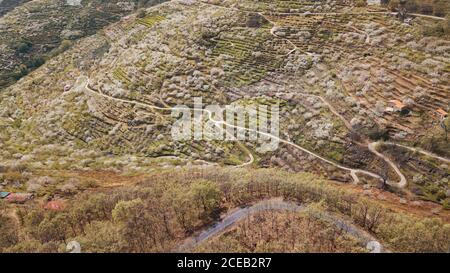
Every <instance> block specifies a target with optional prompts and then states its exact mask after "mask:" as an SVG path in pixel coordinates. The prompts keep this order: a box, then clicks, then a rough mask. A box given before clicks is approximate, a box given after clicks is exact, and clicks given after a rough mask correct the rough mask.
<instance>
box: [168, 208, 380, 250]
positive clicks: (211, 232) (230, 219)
mask: <svg viewBox="0 0 450 273" xmlns="http://www.w3.org/2000/svg"><path fill="white" fill-rule="evenodd" d="M305 209H306V207H304V206H302V205H297V204H295V203H292V202H286V201H282V200H279V199H272V200H265V201H261V202H258V203H256V204H255V205H253V206H251V207H245V208H239V209H237V210H235V211H234V212H232V213H230V214H228V215H227V216H226V217H225V218H223V219H222V220H221V221H220V222H218V223H216V224H214V225H213V226H211V227H210V228H207V229H206V230H204V231H203V232H201V233H200V234H199V235H198V236H196V237H193V238H189V239H187V240H186V241H185V242H184V243H183V244H182V245H181V246H179V247H178V248H177V250H175V251H174V252H186V251H190V250H192V249H193V248H195V247H197V246H198V245H200V244H201V243H203V242H205V241H207V240H208V239H210V238H212V237H214V236H217V235H219V234H220V233H222V232H223V231H225V230H227V229H228V228H230V227H231V226H233V225H235V224H237V223H238V222H239V221H241V220H243V219H245V218H247V217H248V216H250V215H252V214H255V213H258V212H264V211H288V212H302V211H304V210H305ZM313 216H314V217H317V218H319V219H321V220H324V221H326V222H328V223H331V224H333V225H335V226H336V227H338V228H339V229H341V230H343V231H344V232H345V233H348V234H350V235H352V236H354V237H355V238H357V239H358V240H360V241H361V244H362V245H363V246H364V247H366V246H367V245H368V244H369V243H372V244H375V245H379V246H381V244H380V243H378V242H377V241H376V239H375V238H374V237H372V236H371V235H370V234H368V233H367V232H365V231H363V230H362V229H360V228H358V227H356V226H355V225H353V224H351V223H349V222H347V221H345V220H342V219H339V218H337V217H335V216H332V215H331V214H328V213H313Z"/></svg>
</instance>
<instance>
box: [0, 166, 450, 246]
mask: <svg viewBox="0 0 450 273" xmlns="http://www.w3.org/2000/svg"><path fill="white" fill-rule="evenodd" d="M271 197H283V198H284V199H286V200H291V201H295V202H297V203H300V204H308V203H317V202H320V203H321V205H320V206H321V207H322V209H325V210H327V211H329V212H332V213H337V214H339V215H341V216H342V217H344V218H347V219H349V220H351V221H352V222H353V223H355V224H356V225H357V226H359V227H361V228H362V229H364V230H366V231H368V232H370V233H371V234H373V235H374V236H375V237H376V238H377V239H378V240H380V241H381V242H382V243H383V244H385V245H386V246H388V247H389V249H390V250H392V251H401V252H446V251H448V249H449V247H450V245H449V244H450V225H448V224H444V223H443V222H442V221H441V220H440V219H431V218H422V219H419V218H416V217H413V216H410V215H407V214H403V213H397V212H393V211H392V210H390V209H389V208H387V207H385V206H383V205H381V204H379V203H377V202H375V201H369V200H368V199H366V198H363V197H359V196H357V195H355V194H353V193H350V192H348V191H346V190H343V189H340V188H338V187H337V186H335V185H333V184H330V183H329V182H327V181H324V180H321V179H318V178H317V177H315V176H314V175H311V174H305V173H300V174H289V173H285V172H281V171H278V170H232V171H231V170H229V169H223V170H222V169H217V168H213V169H199V170H194V169H189V170H179V171H177V172H173V171H170V172H169V171H167V172H162V173H159V174H155V175H154V176H153V177H152V178H151V179H149V180H148V181H146V182H143V183H140V184H138V185H136V186H134V187H127V188H116V189H112V190H104V192H101V191H99V192H85V193H84V194H82V195H80V196H77V197H76V198H75V199H73V200H72V201H71V202H70V205H69V206H68V207H67V208H66V209H65V210H64V211H62V212H54V211H53V212H52V211H46V210H44V209H41V208H39V207H37V206H34V207H23V208H18V209H16V211H15V213H14V211H12V210H11V209H9V208H8V206H6V205H5V204H3V205H2V209H1V210H0V211H1V216H0V227H1V228H0V251H2V252H64V251H66V248H65V246H66V243H67V242H69V241H71V240H74V239H75V240H77V241H78V242H80V244H81V245H82V248H83V251H84V252H167V251H172V250H173V249H176V248H177V246H179V245H180V243H181V242H182V241H183V240H184V239H185V238H187V237H189V236H190V235H192V234H194V233H196V232H198V231H201V230H203V229H204V228H205V227H207V226H208V225H210V224H211V223H212V222H214V221H215V220H217V218H218V216H219V215H220V213H223V212H226V211H227V210H228V209H231V208H235V207H238V206H242V205H246V204H251V203H252V202H255V201H257V200H263V199H267V198H271ZM13 215H15V216H14V217H13ZM271 217H272V216H270V217H268V218H267V217H265V216H264V217H263V218H266V219H262V220H261V219H260V220H255V219H253V220H247V221H244V222H243V223H241V226H248V225H249V223H255V227H254V229H258V225H260V224H261V225H265V224H264V223H265V222H267V221H272V220H271ZM273 217H276V218H279V217H284V216H282V215H281V216H273ZM248 221H250V222H248ZM255 221H256V222H255ZM305 221H307V222H308V220H307V218H304V216H303V217H302V216H301V215H292V216H289V217H287V218H285V219H283V220H282V221H281V222H280V223H278V225H286V226H289V227H292V228H294V227H295V226H297V224H296V223H298V224H299V225H304V224H305ZM291 222H292V223H291ZM252 225H253V224H252ZM314 225H317V227H318V228H319V229H322V228H323V230H327V227H326V225H325V226H324V225H323V224H320V223H314ZM240 232H241V231H239V232H238V233H237V235H233V236H231V237H230V238H231V239H233V240H238V239H239V238H240V237H242V234H241V233H240ZM249 232H255V230H253V228H252V229H251V230H250V231H249ZM294 232H295V233H296V234H298V235H299V236H308V233H309V232H311V231H310V230H305V231H304V232H305V233H303V231H302V230H301V229H298V228H294ZM268 234H269V233H268ZM288 235H289V234H283V233H278V235H277V236H278V237H276V238H273V240H275V241H278V242H283V240H286V239H287V238H286V237H285V236H288ZM335 235H336V236H331V237H321V240H322V241H321V242H320V243H319V242H318V243H317V244H312V245H311V244H309V245H308V242H307V241H305V242H304V243H305V245H302V243H301V242H299V241H296V242H297V245H295V247H294V248H292V249H290V251H293V250H301V249H303V250H304V251H315V250H317V251H320V250H324V251H326V250H330V247H331V246H333V244H334V243H331V242H329V241H328V240H330V238H332V241H333V242H334V241H335V240H338V241H339V240H341V241H340V242H341V243H342V245H339V244H338V245H334V247H335V250H349V244H348V243H349V242H348V241H347V242H346V243H344V242H343V241H342V238H341V235H340V234H335ZM342 235H344V234H342ZM340 238H341V239H340ZM244 239H245V240H244ZM244 239H243V242H245V241H246V240H248V239H249V238H244ZM312 239H313V238H312ZM323 240H325V241H323ZM330 244H331V245H330ZM270 245H271V247H273V248H275V249H276V244H270V243H268V244H264V243H263V244H261V245H260V246H261V248H255V247H252V248H246V249H245V251H270V250H271V249H272V250H273V248H271V247H269V246H270ZM351 245H352V244H350V246H351ZM240 246H242V245H241V244H238V245H236V249H233V250H236V251H237V250H240V249H239V247H240ZM202 247H204V246H202ZM206 247H207V249H208V245H207V246H206ZM209 247H210V248H209V249H210V250H222V248H221V247H222V246H215V245H214V242H212V244H211V246H209ZM216 247H217V248H216ZM352 249H353V248H352ZM353 250H354V251H357V250H358V248H357V247H356V248H355V249H353Z"/></svg>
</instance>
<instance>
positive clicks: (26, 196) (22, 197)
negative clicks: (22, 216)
mask: <svg viewBox="0 0 450 273" xmlns="http://www.w3.org/2000/svg"><path fill="white" fill-rule="evenodd" d="M33 197H34V195H33V194H31V193H10V194H9V195H8V196H7V197H6V198H5V200H6V201H7V202H9V203H17V204H23V203H25V202H27V201H28V200H31V199H33Z"/></svg>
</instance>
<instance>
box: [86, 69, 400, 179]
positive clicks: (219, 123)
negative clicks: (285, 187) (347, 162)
mask: <svg viewBox="0 0 450 273" xmlns="http://www.w3.org/2000/svg"><path fill="white" fill-rule="evenodd" d="M82 77H84V82H85V84H84V89H85V90H87V91H88V92H90V93H92V94H95V95H97V96H101V97H104V98H106V99H110V100H115V101H118V102H123V103H128V104H134V105H139V106H142V107H144V108H149V109H156V110H161V111H171V110H173V109H174V108H165V107H158V106H154V105H150V104H146V103H143V102H138V101H131V100H126V99H120V98H115V97H112V96H109V95H107V94H104V93H100V92H97V91H95V90H93V89H91V88H90V87H89V79H88V78H87V77H86V76H81V77H80V78H81V81H82V82H83V78H82ZM79 80H80V79H79ZM201 111H202V112H204V113H206V114H207V115H208V120H210V121H211V122H213V123H214V124H215V125H216V126H217V127H219V128H223V126H224V125H225V126H226V127H227V128H234V129H239V130H243V131H247V132H252V133H258V134H259V135H263V136H265V137H268V138H270V139H273V140H276V141H279V142H280V143H284V144H287V145H289V146H292V147H295V148H297V149H299V150H301V151H303V152H304V153H307V154H308V155H311V156H313V157H315V158H317V159H319V160H321V161H323V162H326V163H328V164H330V165H332V166H334V167H336V168H338V169H341V170H344V171H348V172H350V174H351V176H352V177H353V179H354V180H355V182H356V183H357V182H359V179H358V177H357V174H365V175H368V176H370V177H373V178H376V179H379V180H380V181H383V178H382V177H381V176H380V175H378V174H375V173H373V172H370V171H366V170H362V169H354V168H349V167H345V166H342V165H340V164H338V163H336V162H333V161H331V160H329V159H326V158H324V157H322V156H320V155H318V154H316V153H314V152H312V151H309V150H307V149H305V148H303V147H301V146H300V145H297V144H295V143H293V142H291V141H288V140H285V139H282V138H280V137H278V136H274V135H272V134H269V133H265V132H259V131H257V130H253V129H249V128H244V127H240V126H236V125H234V124H229V123H226V122H225V121H223V120H215V119H213V118H212V116H213V114H212V112H210V111H208V110H205V109H202V110H201ZM377 153H378V152H377ZM378 154H379V153H378ZM382 158H383V159H384V158H385V157H384V156H383V157H382ZM251 159H253V156H251ZM251 162H252V163H253V160H251ZM247 164H249V163H247ZM247 164H245V165H247ZM390 164H393V163H392V162H391V163H390ZM393 165H394V164H393ZM396 170H398V168H396ZM399 177H400V182H399V183H395V182H392V181H388V184H389V185H391V186H396V187H400V188H403V187H405V185H406V184H405V181H404V180H403V178H404V176H403V175H401V176H400V175H399Z"/></svg>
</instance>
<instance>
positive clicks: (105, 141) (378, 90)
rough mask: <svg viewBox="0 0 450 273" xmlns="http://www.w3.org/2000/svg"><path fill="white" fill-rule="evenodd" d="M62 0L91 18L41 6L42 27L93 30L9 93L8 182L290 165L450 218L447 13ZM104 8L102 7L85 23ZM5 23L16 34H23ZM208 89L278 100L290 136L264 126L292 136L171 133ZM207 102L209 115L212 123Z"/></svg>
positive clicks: (225, 98) (112, 182) (70, 192)
mask: <svg viewBox="0 0 450 273" xmlns="http://www.w3.org/2000/svg"><path fill="white" fill-rule="evenodd" d="M47 1H48V0H47ZM35 2H39V1H32V3H28V4H25V5H23V6H22V7H21V8H19V9H16V10H15V11H13V12H11V13H8V14H7V15H6V16H4V17H3V18H1V19H0V22H3V23H1V24H0V26H2V27H3V26H7V24H11V25H15V26H16V25H17V26H21V25H23V24H25V23H24V21H23V20H24V19H23V18H25V17H23V18H22V17H20V16H18V14H20V13H27V14H28V16H31V17H30V18H34V17H33V16H37V17H39V18H40V17H41V16H43V15H45V14H46V13H45V12H44V11H43V10H39V11H37V12H31V11H30V10H27V9H29V8H33V7H35V6H34V5H36V3H35ZM48 3H49V5H50V2H48ZM50 6H51V5H50ZM43 7H44V6H39V9H41V8H43ZM52 7H53V6H52ZM55 7H56V9H51V10H52V11H54V12H56V11H57V10H58V7H59V6H55ZM83 7H84V6H83ZM92 7H96V8H95V9H94V10H92ZM59 8H60V9H62V8H64V10H65V11H66V14H72V15H71V16H73V14H77V16H78V15H80V14H81V15H80V16H81V17H76V18H77V19H76V20H75V21H74V22H72V21H70V20H66V21H67V24H65V23H63V22H62V21H52V20H43V21H42V22H45V23H46V24H50V25H48V26H44V27H45V28H51V27H52V26H54V27H55V28H56V29H55V31H52V32H45V33H39V32H38V34H39V35H43V36H45V37H43V36H42V37H41V38H42V40H45V41H50V40H52V39H53V38H54V37H53V35H54V34H55V33H56V34H57V35H56V36H58V37H61V35H62V34H67V35H69V34H74V33H75V32H76V31H78V30H80V29H87V32H86V33H83V34H80V33H78V32H76V33H78V34H79V35H78V34H77V37H81V36H85V35H88V34H92V35H90V36H87V37H84V38H80V39H77V40H76V41H74V42H73V45H72V46H70V47H69V48H67V49H66V50H61V51H58V54H55V56H54V57H52V58H50V59H49V60H48V61H47V62H45V64H43V65H42V66H41V67H40V68H38V69H36V70H35V71H33V72H31V73H30V74H28V75H27V76H24V77H23V78H21V80H19V81H18V82H17V83H15V84H13V85H11V86H10V87H8V88H5V90H4V91H2V92H0V128H1V130H0V144H1V146H2V149H1V150H0V167H1V168H0V173H1V178H0V179H1V181H2V186H1V187H2V188H0V190H3V191H8V192H28V193H34V194H35V196H37V197H38V198H41V200H46V201H48V200H50V201H51V200H70V199H73V198H78V197H77V196H78V195H77V194H78V193H80V192H82V191H85V190H93V191H95V190H103V188H115V187H118V186H125V187H126V186H130V185H135V184H136V183H138V182H142V181H143V180H145V179H144V178H146V177H148V175H149V174H154V173H158V172H160V171H161V170H162V169H169V170H172V171H173V170H179V169H180V168H181V167H186V168H188V169H189V168H194V169H197V168H199V167H205V166H210V167H212V168H214V167H218V166H221V167H226V168H230V169H235V168H256V169H259V168H277V169H281V170H283V171H287V172H290V173H300V172H308V173H312V174H314V175H317V176H321V177H323V178H325V179H327V181H328V182H329V181H334V182H339V183H340V185H341V186H342V187H349V185H347V184H354V185H352V186H351V187H352V191H355V192H357V193H358V194H363V195H367V196H369V198H375V199H376V198H379V199H383V198H384V199H386V198H387V197H386V196H385V195H383V194H379V193H380V191H381V192H383V191H390V192H392V193H393V195H389V198H392V200H395V201H394V203H397V204H400V205H401V206H402V207H405V206H406V207H409V208H410V210H412V211H415V210H418V211H421V212H422V213H423V211H424V210H430V211H432V212H430V211H428V212H429V213H431V214H434V215H437V216H439V217H441V219H444V221H445V222H448V218H446V217H447V216H448V213H449V211H448V210H446V209H450V182H449V179H450V160H449V158H450V145H449V142H448V129H449V128H450V124H449V122H450V121H449V118H448V112H449V104H450V82H449V81H450V80H449V79H450V77H449V73H450V71H449V67H450V40H448V39H447V38H445V36H442V37H437V36H427V35H425V33H424V31H423V27H424V26H426V25H428V24H429V23H430V22H435V21H436V20H438V21H439V22H441V21H442V20H443V18H440V17H439V18H434V17H421V16H418V15H410V16H409V18H408V20H405V21H402V20H400V19H399V18H398V16H396V14H395V13H392V12H391V11H390V10H387V9H386V8H384V7H371V6H370V7H367V6H360V5H355V4H354V3H353V1H345V0H342V1H325V0H324V1H249V0H248V1H247V0H246V1H238V0H225V1H217V0H212V1H206V0H204V1H193V0H179V1H170V2H166V3H163V4H160V5H157V6H154V7H151V8H145V9H142V10H140V11H139V12H137V13H131V14H129V15H127V16H125V17H122V18H121V19H120V20H119V18H118V17H119V16H121V15H124V14H126V13H129V12H131V10H130V11H127V12H125V11H123V10H117V11H114V12H113V11H112V10H111V9H110V8H106V7H105V10H102V8H103V6H102V5H100V6H95V5H93V6H91V7H86V9H87V10H84V8H82V11H84V12H86V13H84V12H80V10H79V9H80V7H66V6H64V7H62V6H61V7H59ZM68 11H73V13H72V12H68ZM91 12H94V14H97V13H98V16H99V17H95V16H94V17H91V16H90V17H89V18H94V19H89V20H88V22H85V23H86V24H85V23H83V22H84V21H83V20H84V19H86V18H87V17H86V18H85V17H82V15H83V14H86V16H87V15H88V14H91ZM105 16H106V17H107V18H108V19H106V21H103V19H104V18H105ZM116 16H117V17H116ZM14 18H16V19H17V18H22V19H20V20H19V21H14V20H13V19H14ZM70 18H72V17H70ZM83 18H84V19H83ZM102 18H103V19H102ZM33 20H36V18H34V19H33ZM61 20H62V19H61ZM113 21H117V22H115V23H112V22H113ZM34 22H40V21H39V19H37V20H36V21H34ZM91 23H92V24H91ZM39 25H40V23H36V24H32V25H30V26H29V28H24V29H25V30H24V31H25V32H21V34H20V36H19V37H26V35H27V34H26V33H28V32H27V31H31V30H32V28H33V27H37V26H39ZM61 26H63V28H61ZM88 26H92V28H90V27H88ZM86 27H87V28H86ZM99 27H103V28H102V30H101V31H98V32H95V30H96V29H98V28H99ZM67 30H70V31H68V32H67ZM2 31H3V33H4V35H1V36H0V37H2V38H3V37H9V38H5V41H6V40H7V41H14V39H15V38H14V37H17V36H15V34H14V33H13V32H12V31H9V30H8V29H7V28H5V27H3V30H2ZM74 31H75V32H74ZM30 33H31V32H30ZM8 35H9V36H8ZM39 35H38V36H39ZM32 37H33V39H41V38H39V37H35V36H32ZM34 41H36V40H34ZM58 41H60V40H59V38H58V39H57V38H55V43H53V44H52V45H50V46H47V45H46V46H44V45H42V44H39V43H34V42H33V43H32V44H31V45H29V44H28V43H27V42H26V41H24V42H23V47H22V45H21V46H20V47H19V49H24V52H23V53H21V54H19V55H16V54H15V53H12V50H11V47H8V46H3V49H4V50H5V51H4V52H6V53H5V54H2V58H3V57H4V56H5V58H6V59H5V63H6V62H10V61H13V62H16V61H17V60H19V59H16V58H17V56H22V57H23V58H26V59H30V57H33V56H35V55H34V54H35V53H34V52H41V53H42V54H46V53H48V52H51V51H52V50H53V49H54V48H56V47H58V45H59V44H58V43H59V42H58ZM37 45H39V46H38V48H41V49H42V50H40V49H37V48H35V46H37ZM29 47H32V48H33V50H32V51H28V50H29ZM3 49H1V50H3ZM35 49H37V50H35ZM8 52H10V53H8ZM32 52H33V53H32ZM41 53H39V54H41ZM39 54H38V55H39ZM22 57H20V58H22ZM7 71H15V70H14V69H13V70H7ZM26 71H27V72H28V71H29V69H28V68H26ZM11 73H15V72H11ZM10 75H12V74H10ZM14 75H15V74H14ZM8 82H9V81H8ZM198 97H201V98H202V102H203V104H204V105H244V106H249V105H264V106H272V105H278V106H279V107H280V126H279V127H280V128H279V129H280V134H279V136H276V135H270V134H266V135H268V137H269V139H271V140H276V141H278V142H279V143H280V146H279V147H278V149H275V150H273V151H269V152H267V151H263V150H261V149H260V146H261V145H260V144H261V143H258V142H257V141H217V140H208V139H191V140H182V141H177V140H175V139H173V138H172V135H171V129H172V125H173V124H174V122H175V121H176V119H177V116H176V115H172V110H173V109H174V107H176V106H178V105H186V106H189V107H193V106H194V101H195V98H198ZM201 112H202V113H203V114H204V115H203V116H202V117H200V118H197V119H195V122H196V123H197V124H206V123H208V122H209V123H211V122H212V121H213V119H212V117H211V116H210V115H207V113H208V112H207V110H204V109H203V110H202V111H201ZM213 123H214V122H213ZM223 125H224V124H220V126H222V129H223ZM227 125H228V126H231V127H232V128H237V126H235V125H230V124H227ZM216 126H217V123H216ZM220 126H219V127H220ZM245 133H246V134H247V135H250V134H251V133H252V132H251V130H246V131H245ZM200 170H202V169H201V168H200ZM199 172H201V171H199ZM49 181H50V182H49ZM330 183H331V182H330ZM250 190H251V189H250ZM139 196H140V195H139ZM135 197H136V196H135ZM260 197H265V196H264V194H262V195H261V196H260ZM270 197H276V196H270ZM136 198H137V197H136ZM142 198H144V197H142ZM392 200H389V201H392ZM128 201H129V200H128ZM252 201H253V200H252ZM429 202H431V203H429ZM138 205H139V204H138ZM391 205H392V204H391ZM139 206H140V205H139ZM394 206H395V205H394ZM110 211H111V210H110ZM350 211H351V208H350ZM428 216H429V215H427V216H426V217H428ZM105 217H106V216H105ZM280 217H281V218H283V216H280ZM421 217H423V214H421ZM249 221H253V220H249ZM295 221H298V222H299V225H301V223H302V221H304V219H303V218H301V219H296V220H295ZM249 223H250V224H251V223H253V222H249ZM249 223H247V224H246V223H244V224H243V225H244V226H245V225H249ZM318 226H320V227H321V228H326V227H327V226H323V225H322V224H321V223H319V224H318ZM196 227H197V226H196ZM197 228H198V227H197ZM190 231H191V230H189V228H187V229H186V232H188V233H189V232H190ZM169 233H170V232H169ZM341 235H342V234H336V236H337V237H339V236H341ZM386 236H387V235H386ZM226 237H227V238H228V239H229V240H238V239H239V240H240V239H242V238H241V237H240V234H239V233H237V234H233V233H230V234H227V235H226ZM244 239H245V238H244ZM244 239H242V240H243V244H245V240H244ZM284 239H285V238H284ZM284 239H283V238H281V239H280V240H284ZM171 240H172V239H171ZM173 243H174V242H173V241H170V243H168V244H169V245H165V246H158V247H155V248H154V249H158V250H167V249H168V247H169V246H170V247H173V246H174V245H172V244H173ZM202 247H203V248H200V249H201V250H204V251H211V250H222V249H223V248H224V247H226V246H224V245H220V244H215V243H214V242H212V244H211V245H205V246H202ZM261 247H263V246H261ZM313 247H318V248H320V247H324V248H326V246H313ZM341 247H342V249H348V247H349V245H340V246H339V247H338V248H339V249H341ZM151 249H153V248H151ZM409 250H410V249H409ZM409 250H408V251H409Z"/></svg>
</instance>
